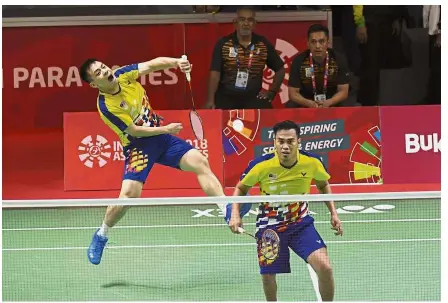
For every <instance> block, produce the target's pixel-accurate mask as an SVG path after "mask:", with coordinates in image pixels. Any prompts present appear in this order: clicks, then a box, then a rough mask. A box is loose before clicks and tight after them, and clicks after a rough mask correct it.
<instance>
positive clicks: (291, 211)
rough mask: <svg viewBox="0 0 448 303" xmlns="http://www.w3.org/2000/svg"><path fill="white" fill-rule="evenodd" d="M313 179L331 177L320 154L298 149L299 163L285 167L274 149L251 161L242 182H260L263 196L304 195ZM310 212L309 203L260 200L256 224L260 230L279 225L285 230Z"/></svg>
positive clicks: (250, 185) (249, 183)
mask: <svg viewBox="0 0 448 303" xmlns="http://www.w3.org/2000/svg"><path fill="white" fill-rule="evenodd" d="M313 179H314V180H319V181H327V180H329V179H330V175H329V173H328V172H327V170H326V168H325V166H324V164H323V163H322V161H321V159H320V157H319V156H317V155H314V154H311V153H308V152H304V151H299V152H298V153H297V163H296V164H295V165H294V166H293V167H291V168H286V167H284V166H282V165H281V164H280V159H279V157H278V155H277V153H276V152H274V153H270V154H267V155H265V156H261V157H258V158H255V159H254V160H252V161H251V162H250V163H249V166H248V167H247V169H246V170H245V171H244V173H243V175H242V176H241V180H240V182H241V183H242V184H244V185H246V186H249V187H252V186H254V185H256V184H259V186H260V192H261V194H262V195H305V194H309V192H310V190H311V183H312V180H313ZM308 213H309V209H308V203H307V202H298V203H297V202H284V203H260V206H259V207H258V215H257V223H256V227H257V230H258V229H263V228H266V227H268V226H276V227H277V229H278V230H279V231H282V230H284V229H285V228H286V227H287V226H288V225H290V224H292V223H298V222H300V221H302V219H303V218H304V217H306V216H307V215H308Z"/></svg>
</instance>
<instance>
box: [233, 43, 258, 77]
mask: <svg viewBox="0 0 448 303" xmlns="http://www.w3.org/2000/svg"><path fill="white" fill-rule="evenodd" d="M233 49H234V50H235V53H236V68H237V69H238V70H239V69H240V65H241V62H240V58H239V55H238V46H236V45H235V46H233ZM254 49H255V44H252V45H251V47H250V54H249V62H248V63H247V70H248V71H250V68H251V67H252V57H253V56H254Z"/></svg>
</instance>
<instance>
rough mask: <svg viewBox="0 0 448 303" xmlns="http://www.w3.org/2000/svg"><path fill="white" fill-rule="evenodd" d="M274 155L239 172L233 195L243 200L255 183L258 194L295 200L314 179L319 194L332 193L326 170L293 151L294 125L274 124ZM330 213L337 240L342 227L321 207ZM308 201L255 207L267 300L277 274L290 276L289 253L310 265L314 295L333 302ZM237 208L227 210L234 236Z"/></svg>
mask: <svg viewBox="0 0 448 303" xmlns="http://www.w3.org/2000/svg"><path fill="white" fill-rule="evenodd" d="M273 131H274V135H275V138H274V145H275V152H274V153H270V154H267V155H265V156H261V157H258V158H255V159H254V160H252V161H251V162H250V163H249V166H248V167H247V169H246V170H245V171H244V173H243V175H242V177H241V180H240V182H239V183H238V184H237V186H236V188H235V192H234V196H244V195H246V194H247V192H248V191H249V189H250V188H251V187H252V186H254V185H256V184H259V186H260V191H261V194H262V195H280V194H281V195H298V194H308V193H309V192H310V187H311V182H312V180H313V179H314V180H315V183H316V186H317V188H318V190H319V192H320V193H323V194H329V193H331V189H330V184H329V183H328V180H329V179H330V175H329V174H328V172H327V171H326V169H325V167H324V165H323V164H322V162H321V160H320V158H319V157H317V156H314V155H312V154H309V153H307V152H303V151H300V152H298V146H299V144H300V138H299V127H298V126H297V124H296V123H294V122H293V121H283V122H280V123H278V124H276V125H275V126H274V128H273ZM326 204H327V207H328V209H329V210H330V213H331V225H332V229H334V230H336V233H335V234H336V235H342V233H343V230H342V224H341V221H340V220H339V217H338V214H337V212H336V208H335V205H334V203H333V202H332V201H329V202H326ZM308 212H309V211H308V203H307V202H298V203H297V202H291V203H260V205H259V207H258V215H257V222H256V237H257V238H258V241H257V242H258V262H259V266H260V273H261V275H262V279H263V288H264V293H265V296H266V300H268V301H276V300H277V282H276V274H281V273H290V272H291V268H290V261H289V248H291V249H292V250H293V251H294V252H295V253H296V254H297V255H298V256H300V257H301V258H302V259H303V260H304V261H305V262H307V263H309V264H310V265H311V266H312V267H313V269H314V271H315V272H316V273H317V276H318V277H319V291H320V294H321V297H322V300H324V301H331V300H333V296H334V281H333V271H332V267H331V265H330V260H329V258H328V254H327V249H326V245H325V243H324V241H323V239H322V238H321V236H320V235H319V233H318V232H317V231H316V229H315V228H314V223H313V222H314V218H313V217H311V216H310V215H309V214H308ZM242 215H244V212H243V213H240V204H238V203H234V204H233V205H232V212H231V215H230V221H229V226H230V228H231V230H232V231H233V232H235V233H238V227H241V226H242V221H241V216H242Z"/></svg>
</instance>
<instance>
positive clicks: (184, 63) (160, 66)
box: [138, 57, 191, 76]
mask: <svg viewBox="0 0 448 303" xmlns="http://www.w3.org/2000/svg"><path fill="white" fill-rule="evenodd" d="M177 67H179V68H180V69H181V70H182V72H184V73H185V72H189V71H190V70H191V65H190V62H188V60H184V59H181V58H170V57H158V58H155V59H152V60H150V61H146V62H142V63H139V64H138V73H139V76H143V75H147V74H149V73H152V72H156V71H159V70H164V69H167V68H177Z"/></svg>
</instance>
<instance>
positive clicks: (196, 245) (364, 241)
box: [2, 238, 440, 251]
mask: <svg viewBox="0 0 448 303" xmlns="http://www.w3.org/2000/svg"><path fill="white" fill-rule="evenodd" d="M427 241H440V238H430V239H387V240H353V241H326V242H325V243H327V244H350V243H398V242H427ZM255 245H256V243H210V244H206V243H204V244H167V245H165V244H162V245H123V246H107V249H136V248H188V247H222V246H255ZM82 249H87V247H80V246H74V247H34V248H2V251H38V250H82Z"/></svg>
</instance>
